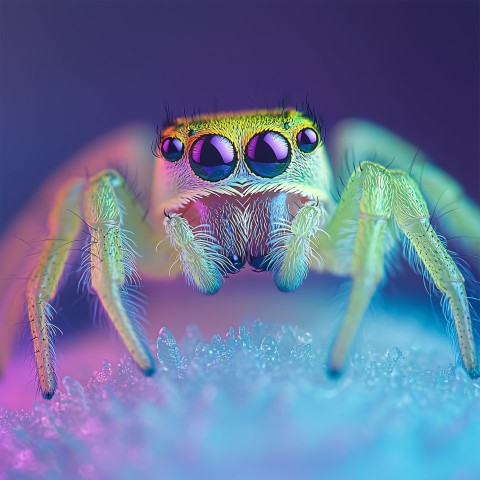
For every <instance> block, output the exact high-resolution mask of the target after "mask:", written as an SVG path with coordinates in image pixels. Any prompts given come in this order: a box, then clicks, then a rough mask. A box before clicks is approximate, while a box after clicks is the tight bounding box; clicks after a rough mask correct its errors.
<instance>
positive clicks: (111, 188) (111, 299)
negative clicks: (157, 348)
mask: <svg viewBox="0 0 480 480" xmlns="http://www.w3.org/2000/svg"><path fill="white" fill-rule="evenodd" d="M127 188H128V187H126V185H125V182H124V181H123V179H122V178H121V177H120V175H119V174H118V173H116V172H115V171H113V170H106V171H103V172H100V173H99V174H97V175H95V176H94V177H92V178H91V179H90V180H89V182H88V185H87V187H86V191H85V196H84V212H85V220H86V222H87V224H88V226H89V230H90V235H91V242H90V257H89V260H88V261H89V267H90V277H91V286H92V288H93V290H94V291H95V293H96V294H97V296H98V298H99V300H100V302H101V304H102V306H103V308H104V309H105V311H106V313H107V315H108V317H109V319H110V320H111V321H112V323H113V325H114V327H115V329H116V330H117V332H118V333H119V335H120V337H121V339H122V340H123V342H124V344H125V345H126V347H127V348H128V350H129V352H130V354H131V355H132V357H133V359H134V360H135V362H136V363H137V364H138V366H139V367H140V368H141V370H142V371H143V372H144V374H146V375H152V374H153V373H155V361H154V359H153V356H152V353H151V352H150V349H149V348H148V346H147V344H146V342H145V340H144V339H143V335H142V332H140V331H139V328H138V325H136V324H135V319H134V318H132V315H131V314H130V313H131V312H129V308H128V305H127V303H128V302H126V298H125V293H126V292H127V291H128V290H127V289H128V287H129V286H130V285H132V284H133V283H135V282H136V280H137V279H138V274H137V273H136V265H135V252H134V251H133V249H132V248H131V247H130V246H129V238H128V237H127V232H126V231H125V229H124V226H123V218H124V213H125V212H124V206H123V205H122V203H121V201H120V199H119V193H118V192H121V191H122V190H125V189H127ZM122 193H123V196H124V197H125V196H126V195H127V194H126V192H125V191H123V192H122Z"/></svg>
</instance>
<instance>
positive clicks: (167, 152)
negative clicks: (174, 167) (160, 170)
mask: <svg viewBox="0 0 480 480" xmlns="http://www.w3.org/2000/svg"><path fill="white" fill-rule="evenodd" d="M161 150H162V155H163V157H164V158H165V160H168V161H169V162H176V161H177V160H180V159H181V158H182V155H183V143H182V141H181V140H180V139H179V138H176V137H167V138H165V139H164V140H163V141H162V147H161Z"/></svg>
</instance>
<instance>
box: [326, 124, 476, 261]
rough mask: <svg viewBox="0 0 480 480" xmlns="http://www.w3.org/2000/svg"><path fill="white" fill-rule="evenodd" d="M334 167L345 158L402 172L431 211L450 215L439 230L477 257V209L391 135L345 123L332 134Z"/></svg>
mask: <svg viewBox="0 0 480 480" xmlns="http://www.w3.org/2000/svg"><path fill="white" fill-rule="evenodd" d="M332 137H333V149H332V150H333V151H332V154H333V163H334V168H335V170H336V171H337V172H340V170H341V164H342V162H344V160H345V156H346V155H347V156H348V159H349V161H350V162H354V161H355V159H356V160H357V161H359V160H361V161H363V160H367V159H369V160H372V161H374V162H378V163H382V164H384V166H385V165H386V164H390V163H391V166H392V167H393V168H396V169H400V170H403V171H405V172H408V173H409V174H411V176H412V177H413V178H414V179H415V180H416V181H417V182H418V183H419V184H420V186H421V189H422V193H423V195H424V197H425V200H426V202H427V204H428V205H429V207H430V209H433V208H436V209H437V211H442V212H446V211H447V212H449V213H448V215H444V216H443V217H442V219H441V223H442V228H443V229H445V232H446V233H448V235H451V236H455V237H456V238H457V241H458V242H459V243H460V244H461V245H462V248H464V249H465V251H466V253H471V254H473V255H477V256H478V255H480V233H479V232H480V208H479V206H478V205H477V204H476V203H475V202H474V201H473V200H472V199H470V198H469V197H468V196H467V195H466V194H465V192H464V190H463V188H462V187H461V185H460V184H459V183H458V182H457V181H456V180H455V179H454V178H452V177H451V176H450V175H448V174H447V173H445V172H444V171H443V170H441V169H440V168H438V167H436V166H435V165H434V164H433V163H432V162H431V160H430V159H429V158H428V157H427V155H426V154H425V153H424V152H422V151H421V150H419V149H418V148H416V147H415V146H413V145H412V144H410V143H409V142H407V141H406V140H404V139H403V138H401V137H399V136H398V135H395V134H394V133H392V132H390V131H388V130H386V129H384V128H382V127H380V126H379V125H375V124H374V123H371V122H367V121H364V120H354V119H352V120H346V121H344V122H341V123H340V124H339V125H337V126H336V127H335V128H334V130H333V135H332Z"/></svg>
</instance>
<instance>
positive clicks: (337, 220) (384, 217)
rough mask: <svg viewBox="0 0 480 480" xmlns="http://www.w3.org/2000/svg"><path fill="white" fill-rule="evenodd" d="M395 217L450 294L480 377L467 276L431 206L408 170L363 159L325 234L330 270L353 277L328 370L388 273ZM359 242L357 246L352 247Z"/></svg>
mask: <svg viewBox="0 0 480 480" xmlns="http://www.w3.org/2000/svg"><path fill="white" fill-rule="evenodd" d="M390 217H393V218H394V220H395V222H396V223H397V225H398V226H399V227H400V229H401V230H402V231H403V232H404V233H405V235H406V237H407V239H408V241H409V242H410V243H411V244H412V246H413V248H414V249H415V251H416V252H417V254H418V256H419V258H420V260H421V262H422V265H423V266H424V271H425V272H426V273H428V276H429V277H430V278H431V279H432V281H433V282H434V283H435V286H436V287H437V288H438V289H439V290H440V291H441V292H442V293H443V294H445V296H446V299H447V303H448V305H449V309H450V311H451V314H452V317H453V319H454V322H455V327H456V331H457V336H458V341H459V344H460V351H461V356H462V362H463V365H464V367H465V370H466V371H467V373H468V374H469V375H470V376H471V377H472V378H477V377H478V375H479V370H478V362H477V354H476V348H475V343H474V340H473V334H472V325H471V319H470V312H469V305H468V299H467V295H466V292H465V285H464V279H463V276H462V274H461V273H460V271H459V270H458V267H457V266H456V264H455V262H454V261H453V259H452V258H451V256H450V255H449V253H448V252H447V251H446V249H445V247H444V245H443V244H442V242H441V241H440V239H439V238H438V236H437V234H436V233H435V231H434V229H433V228H432V227H431V225H430V216H429V212H428V208H427V205H426V203H425V201H424V199H423V197H422V195H421V193H420V191H419V189H418V187H417V185H416V183H415V181H414V180H413V179H412V178H411V177H410V176H409V175H408V174H407V173H405V172H402V171H399V170H387V169H386V168H385V167H383V166H380V165H377V164H374V163H371V162H363V163H362V164H360V168H359V169H357V171H355V172H354V173H353V175H352V177H351V178H350V180H349V182H348V184H347V187H346V189H345V192H344V193H343V195H342V198H341V201H340V204H339V207H338V209H337V211H336V213H335V215H334V217H333V218H332V220H331V222H330V223H329V225H327V227H326V231H327V232H328V234H329V236H328V237H326V236H322V237H320V238H319V245H320V253H321V255H322V256H323V258H324V259H325V268H326V269H327V270H329V271H331V272H333V273H336V274H339V275H345V274H348V275H350V276H351V277H352V279H353V286H352V292H351V295H350V301H349V304H348V308H347V313H346V317H345V320H344V322H343V324H342V326H341V328H340V331H339V333H338V335H337V338H336V339H335V342H334V345H333V348H332V351H331V354H330V357H329V360H328V369H329V372H330V373H331V374H333V375H338V374H339V373H341V371H342V370H343V368H344V365H345V361H346V358H347V355H348V352H349V349H350V346H351V343H352V341H353V339H354V338H355V335H356V332H357V330H358V327H359V324H360V321H361V319H362V317H363V314H364V312H365V310H366V308H367V306H368V304H369V303H370V300H371V297H372V296H373V294H374V292H375V289H376V287H377V285H378V283H379V282H380V281H381V279H382V278H383V276H384V255H385V253H387V252H388V251H389V250H391V248H392V247H393V244H394V236H393V235H392V232H391V227H390V226H389V219H390ZM352 246H353V248H352Z"/></svg>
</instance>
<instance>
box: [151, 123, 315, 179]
mask: <svg viewBox="0 0 480 480" xmlns="http://www.w3.org/2000/svg"><path fill="white" fill-rule="evenodd" d="M295 139H296V143H297V147H298V148H299V150H300V151H302V152H303V153H311V152H313V151H314V150H315V149H316V148H317V146H318V144H319V135H318V133H317V132H316V131H315V130H314V129H313V128H310V127H307V128H304V129H302V130H300V131H299V132H298V133H297V135H296V138H295ZM160 148H161V152H162V155H163V157H164V158H165V160H167V161H169V162H176V161H177V160H180V159H181V158H182V157H183V155H184V151H185V146H184V144H183V142H182V141H181V140H180V139H179V138H177V137H173V136H172V137H165V138H164V139H163V140H162V143H161V147H160ZM244 158H245V163H246V165H247V167H248V169H249V170H250V171H251V172H252V173H254V174H255V175H257V176H259V177H263V178H274V177H276V176H278V175H280V174H282V173H283V172H284V171H285V170H286V169H287V167H288V166H289V165H290V161H291V159H292V146H291V144H290V142H289V141H288V140H287V139H286V138H285V137H284V136H283V135H282V134H281V133H279V132H276V131H273V130H265V131H262V132H260V133H256V134H255V135H254V136H253V137H252V138H251V139H250V140H249V141H248V143H247V146H246V148H245V152H244ZM188 160H189V163H190V167H191V168H192V170H193V172H194V173H195V175H197V176H198V177H200V178H202V179H203V180H208V181H210V182H218V181H220V180H224V179H225V178H227V177H229V176H230V175H231V174H232V172H233V171H234V170H235V168H236V166H237V164H238V153H237V150H236V148H235V146H234V144H233V143H232V142H231V141H230V140H229V139H228V138H226V137H224V136H222V135H217V134H207V135H203V136H201V137H199V138H197V139H196V140H195V141H194V143H193V145H192V146H191V148H190V149H189V152H188Z"/></svg>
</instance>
